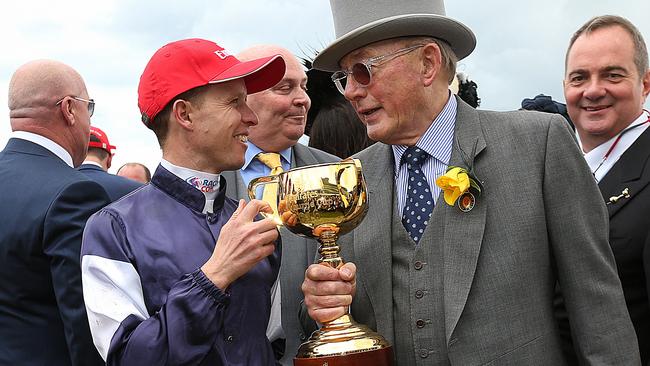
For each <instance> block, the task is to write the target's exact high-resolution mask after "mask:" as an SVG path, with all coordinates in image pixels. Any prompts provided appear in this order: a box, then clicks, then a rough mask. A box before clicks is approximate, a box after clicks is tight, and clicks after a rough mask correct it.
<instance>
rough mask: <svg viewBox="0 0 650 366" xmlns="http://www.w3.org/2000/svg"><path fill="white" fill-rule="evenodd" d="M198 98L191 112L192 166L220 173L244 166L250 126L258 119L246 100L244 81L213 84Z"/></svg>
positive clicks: (196, 168)
mask: <svg viewBox="0 0 650 366" xmlns="http://www.w3.org/2000/svg"><path fill="white" fill-rule="evenodd" d="M199 98H200V100H199V101H197V102H195V103H192V108H191V109H190V114H189V115H190V120H191V121H192V129H193V131H192V141H191V145H192V147H191V149H192V150H193V151H192V155H194V161H195V163H194V165H193V166H194V167H193V169H195V170H200V171H204V172H208V173H220V172H223V171H225V170H236V169H239V168H241V166H242V165H243V164H244V154H245V153H246V148H247V145H246V140H247V136H248V130H249V127H250V126H253V125H255V124H256V123H257V118H256V116H255V113H254V112H253V111H252V110H251V109H250V108H249V106H248V105H247V104H246V86H245V84H244V82H243V81H242V80H241V79H238V80H233V81H228V82H225V83H220V84H215V85H210V86H208V87H207V88H206V89H205V91H204V92H203V93H202V95H200V96H199Z"/></svg>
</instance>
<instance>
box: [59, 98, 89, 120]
mask: <svg viewBox="0 0 650 366" xmlns="http://www.w3.org/2000/svg"><path fill="white" fill-rule="evenodd" d="M68 97H70V98H72V99H74V100H78V101H80V102H86V103H88V116H89V117H92V116H93V113H94V112H95V100H94V99H84V98H80V97H75V96H73V95H67V96H65V97H63V98H61V99H60V100H59V101H58V102H56V104H55V105H59V104H61V103H63V100H65V98H68Z"/></svg>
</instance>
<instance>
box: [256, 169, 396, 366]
mask: <svg viewBox="0 0 650 366" xmlns="http://www.w3.org/2000/svg"><path fill="white" fill-rule="evenodd" d="M248 194H249V196H250V198H251V199H259V197H263V198H264V200H265V201H267V202H268V203H269V204H270V205H271V207H272V208H273V211H274V212H273V213H272V214H263V215H265V216H266V217H271V218H273V219H274V220H275V221H276V223H278V225H283V226H285V227H286V228H287V229H288V230H289V231H291V232H292V233H294V234H297V235H300V236H305V237H309V238H315V239H317V240H318V242H319V244H320V245H319V248H318V253H319V255H320V258H319V259H318V263H320V264H322V265H327V266H331V267H333V268H340V267H341V266H342V265H343V263H344V262H343V259H342V258H341V257H340V255H339V252H340V248H339V246H338V244H337V243H336V239H337V238H338V236H339V235H343V234H346V233H348V232H350V231H352V229H354V228H355V227H357V226H358V225H359V223H360V222H361V221H362V220H363V218H364V217H365V215H366V212H367V211H368V197H367V195H368V193H367V188H366V183H365V180H364V178H363V174H362V172H361V162H360V161H359V160H357V159H346V160H342V161H340V162H337V163H326V164H318V165H310V166H305V167H300V168H295V169H291V170H287V171H285V172H282V173H280V174H278V175H275V176H268V177H260V178H257V179H254V180H252V181H251V182H250V184H249V185H248ZM392 362H393V355H392V348H391V346H390V344H389V343H388V342H387V341H386V340H385V339H384V338H383V337H382V336H381V335H380V334H378V333H376V332H374V331H372V330H371V329H370V328H368V327H367V326H365V325H363V324H359V323H356V322H355V321H354V320H353V319H352V317H351V316H350V314H349V310H348V313H347V314H345V315H343V316H341V317H339V318H338V319H335V320H332V321H330V322H327V323H324V324H323V326H322V327H321V328H320V329H319V330H317V331H315V332H314V333H312V335H311V337H310V338H309V340H307V341H306V342H305V343H303V344H302V345H301V346H300V348H299V349H298V354H297V355H296V358H294V365H295V366H306V365H319V366H323V365H328V366H335V365H378V366H383V365H392Z"/></svg>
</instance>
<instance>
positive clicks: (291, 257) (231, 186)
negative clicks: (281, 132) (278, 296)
mask: <svg viewBox="0 0 650 366" xmlns="http://www.w3.org/2000/svg"><path fill="white" fill-rule="evenodd" d="M291 160H292V161H291V167H292V168H295V167H302V166H306V165H313V164H320V163H328V162H333V161H339V160H340V158H338V157H337V156H334V155H331V154H328V153H326V152H324V151H321V150H318V149H314V148H311V147H307V146H304V145H301V144H296V145H295V146H294V147H293V148H292V153H291ZM222 176H223V177H224V178H226V182H227V183H226V195H227V196H228V197H231V198H243V199H245V200H246V201H248V200H249V198H248V193H247V192H248V190H247V187H246V186H244V181H243V179H242V177H241V174H240V173H239V171H229V172H223V173H222ZM280 235H281V236H282V264H281V266H280V275H279V276H280V287H281V288H282V329H283V330H284V334H285V337H286V349H285V355H284V357H283V358H282V360H281V362H282V364H283V365H293V357H294V356H295V355H296V352H297V351H298V347H299V346H300V344H301V343H302V342H304V341H305V340H306V339H307V336H309V334H305V332H304V331H303V328H302V326H301V325H300V322H299V320H298V313H299V311H300V303H301V301H302V299H303V295H302V290H301V285H302V281H303V279H304V276H305V270H306V269H307V267H308V266H309V264H311V263H313V262H314V258H315V257H316V252H317V249H318V243H317V242H316V241H315V240H312V239H307V238H303V237H300V236H297V235H295V234H292V233H290V232H289V231H288V230H287V229H285V228H281V229H280ZM314 330H315V328H314Z"/></svg>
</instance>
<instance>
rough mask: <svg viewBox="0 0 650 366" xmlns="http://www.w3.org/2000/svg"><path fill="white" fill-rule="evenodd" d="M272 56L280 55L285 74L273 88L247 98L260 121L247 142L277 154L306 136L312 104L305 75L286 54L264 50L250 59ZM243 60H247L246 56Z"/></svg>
mask: <svg viewBox="0 0 650 366" xmlns="http://www.w3.org/2000/svg"><path fill="white" fill-rule="evenodd" d="M247 54H248V53H247ZM273 54H281V55H282V57H283V58H284V60H285V63H286V66H287V68H286V72H285V74H284V77H283V78H282V80H281V81H280V82H279V83H277V84H276V85H275V86H273V87H272V88H270V89H267V90H265V91H262V92H259V93H255V94H251V95H249V96H248V104H249V105H250V107H251V108H252V109H253V110H254V111H255V113H256V114H257V117H258V119H259V124H258V125H257V126H253V127H251V129H250V135H249V140H250V141H251V142H252V143H254V144H255V145H256V146H257V147H259V148H260V149H262V150H264V151H267V152H280V151H282V150H284V149H286V148H288V147H291V146H293V145H295V144H296V143H297V142H298V139H299V138H300V137H301V136H302V134H303V133H304V132H305V123H306V121H307V111H309V107H310V106H311V100H310V99H309V97H308V96H307V92H306V87H307V75H306V74H305V71H304V68H303V66H302V65H301V64H300V62H299V61H298V60H297V59H296V57H295V56H293V55H292V54H291V53H290V52H289V51H287V50H285V49H282V48H263V49H260V50H259V51H256V52H254V53H251V54H250V56H251V57H255V58H256V57H263V56H270V55H273ZM239 57H242V54H240V55H239ZM242 58H243V59H246V58H247V56H246V55H244V57H242Z"/></svg>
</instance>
